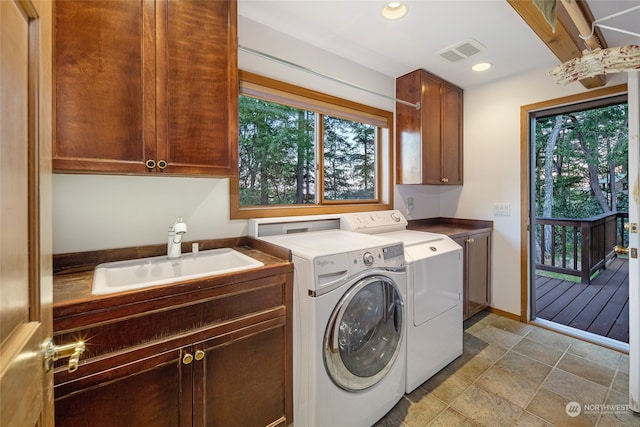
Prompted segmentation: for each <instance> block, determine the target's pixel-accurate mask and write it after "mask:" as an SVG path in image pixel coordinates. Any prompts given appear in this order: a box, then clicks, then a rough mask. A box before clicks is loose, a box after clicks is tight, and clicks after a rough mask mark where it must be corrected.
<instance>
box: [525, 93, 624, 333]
mask: <svg viewBox="0 0 640 427" xmlns="http://www.w3.org/2000/svg"><path fill="white" fill-rule="evenodd" d="M623 93H627V85H626V84H621V85H616V86H611V87H606V88H602V89H598V90H592V91H589V92H584V93H579V94H576V95H570V96H565V97H561V98H555V99H551V100H548V101H543V102H538V103H535V104H528V105H523V106H522V107H520V224H521V227H520V321H521V322H524V323H529V322H530V321H531V320H532V319H531V302H530V298H529V296H530V295H531V286H533V283H535V281H534V273H535V271H534V269H533V268H532V266H531V256H530V251H531V245H532V242H531V230H530V228H531V225H532V224H530V218H531V212H533V200H531V197H530V189H531V168H532V161H533V159H532V158H531V155H530V152H531V150H530V147H529V145H530V141H531V139H532V133H533V132H534V130H532V129H531V126H530V125H531V114H532V113H533V112H535V111H539V110H545V109H548V108H552V107H558V106H561V105H569V104H576V103H579V102H582V101H586V100H593V99H597V98H606V97H609V96H613V95H618V94H623Z"/></svg>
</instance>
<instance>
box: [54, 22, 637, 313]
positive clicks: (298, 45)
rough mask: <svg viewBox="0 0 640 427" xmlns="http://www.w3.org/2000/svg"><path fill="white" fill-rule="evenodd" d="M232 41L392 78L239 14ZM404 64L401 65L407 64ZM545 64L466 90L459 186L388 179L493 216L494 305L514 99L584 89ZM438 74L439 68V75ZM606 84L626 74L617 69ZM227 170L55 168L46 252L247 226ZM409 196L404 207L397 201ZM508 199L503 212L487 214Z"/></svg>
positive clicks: (299, 75) (515, 146) (511, 222)
mask: <svg viewBox="0 0 640 427" xmlns="http://www.w3.org/2000/svg"><path fill="white" fill-rule="evenodd" d="M239 41H240V45H241V46H246V47H249V48H252V49H256V50H259V51H263V52H265V53H268V54H270V55H273V56H276V57H281V58H284V59H286V60H288V61H290V62H294V63H297V64H300V65H303V66H305V67H307V68H310V69H313V70H316V71H319V72H323V73H326V74H329V75H331V76H334V77H336V78H340V79H343V80H346V81H349V82H353V83H357V84H358V85H360V86H363V87H366V88H370V89H374V90H376V91H378V92H382V93H384V94H387V95H389V96H392V95H393V94H394V92H395V90H394V84H395V83H394V82H395V78H393V77H389V76H384V75H382V74H380V73H377V72H375V71H372V70H370V69H368V68H365V67H362V66H360V65H358V64H354V63H352V62H349V61H348V60H346V59H344V58H340V57H337V56H335V55H332V54H331V53H328V52H325V51H322V50H318V49H316V48H314V47H312V46H309V45H306V44H304V43H302V42H300V41H299V40H296V39H292V38H290V37H287V36H284V35H282V34H280V33H277V32H275V31H273V30H270V29H268V28H266V27H263V26H261V25H259V24H256V23H253V22H251V21H247V20H246V19H244V18H242V17H240V18H239ZM239 65H240V68H241V69H244V70H247V71H251V72H255V73H259V74H262V75H265V76H268V77H275V78H279V79H282V80H285V81H287V82H290V83H294V84H298V85H301V86H304V87H307V88H310V89H316V90H321V91H324V92H326V93H330V94H333V95H337V96H341V97H344V98H348V99H352V100H354V101H358V102H362V103H366V104H369V105H374V106H376V107H379V108H383V109H386V110H389V111H394V103H393V101H390V100H387V99H385V98H380V97H377V96H375V95H371V94H369V93H367V92H363V91H359V90H357V89H352V88H348V87H345V86H343V85H340V84H338V83H333V82H330V81H327V80H325V79H322V78H320V77H317V76H313V75H311V74H308V73H305V72H302V71H297V70H294V69H291V68H289V67H286V66H284V65H281V64H277V63H274V62H272V61H269V60H266V59H263V58H260V57H257V56H255V55H252V54H248V53H244V52H240V54H239ZM410 71H412V70H407V72H410ZM547 71H548V70H547V69H541V70H534V71H531V72H530V73H528V74H526V75H521V76H517V77H514V78H512V79H508V80H504V81H500V82H496V83H491V84H487V85H485V86H481V87H476V88H471V89H467V90H465V93H464V186H461V187H458V186H456V187H439V186H410V185H402V186H396V189H395V207H396V208H398V209H401V210H402V211H403V212H404V213H408V215H407V216H408V217H409V218H413V219H419V218H430V217H437V216H445V217H461V218H476V219H485V220H493V221H494V227H495V228H494V245H493V305H494V306H495V307H496V308H498V309H500V310H504V311H507V312H510V313H514V314H519V313H520V254H519V248H520V107H521V106H522V105H526V104H532V103H537V102H541V101H545V100H549V99H553V98H558V97H562V96H566V95H570V94H574V93H579V92H584V91H585V89H584V88H583V87H582V85H580V84H579V83H573V84H570V85H568V86H564V87H563V86H557V85H556V84H555V83H553V81H552V80H551V78H550V77H549V76H548V74H547ZM443 77H445V78H446V76H443ZM610 80H611V81H610V84H619V83H624V82H625V77H624V75H617V76H615V77H614V78H612V79H610ZM228 189H229V182H228V179H213V178H170V177H169V178H167V177H156V176H154V177H151V176H144V177H135V176H98V175H54V178H53V197H54V201H53V227H54V230H53V240H54V241H53V251H54V253H66V252H77V251H86V250H96V249H108V248H118V247H128V246H136V245H147V244H156V243H164V242H165V241H166V230H167V227H168V226H169V225H171V224H172V223H173V221H174V220H175V218H176V217H179V216H181V217H183V218H184V220H185V221H186V223H187V224H188V226H189V233H188V235H187V239H188V240H197V239H210V238H222V237H235V236H242V235H245V234H247V229H246V221H244V220H242V221H240V220H236V221H231V220H230V219H229V191H228ZM408 197H413V199H414V208H413V209H412V210H411V211H410V212H408V211H407V207H406V201H407V198H408ZM494 203H509V204H510V205H511V215H510V216H501V217H494V216H493V213H492V211H493V204H494Z"/></svg>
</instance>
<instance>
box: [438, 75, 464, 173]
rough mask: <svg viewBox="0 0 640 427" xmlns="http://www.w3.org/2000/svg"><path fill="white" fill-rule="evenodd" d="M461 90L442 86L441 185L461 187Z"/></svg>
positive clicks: (451, 86) (449, 85) (450, 86)
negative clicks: (443, 179) (442, 180)
mask: <svg viewBox="0 0 640 427" xmlns="http://www.w3.org/2000/svg"><path fill="white" fill-rule="evenodd" d="M462 147H463V145H462V89H460V88H458V87H456V86H454V85H451V84H449V83H446V82H445V83H444V84H443V85H442V178H445V179H446V181H444V182H443V184H449V185H462V172H463V169H462Z"/></svg>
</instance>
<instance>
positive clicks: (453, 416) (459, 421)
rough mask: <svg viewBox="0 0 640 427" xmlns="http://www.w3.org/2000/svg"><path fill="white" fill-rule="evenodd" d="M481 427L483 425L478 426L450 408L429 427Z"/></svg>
mask: <svg viewBox="0 0 640 427" xmlns="http://www.w3.org/2000/svg"><path fill="white" fill-rule="evenodd" d="M451 426H456V427H480V426H482V424H478V423H477V422H475V421H473V420H470V419H469V418H467V417H465V416H464V415H462V414H460V413H459V412H456V411H454V410H453V409H451V408H448V409H447V410H446V411H444V412H442V413H441V414H440V415H438V416H437V417H436V419H435V420H433V421H432V422H431V423H430V424H429V427H451Z"/></svg>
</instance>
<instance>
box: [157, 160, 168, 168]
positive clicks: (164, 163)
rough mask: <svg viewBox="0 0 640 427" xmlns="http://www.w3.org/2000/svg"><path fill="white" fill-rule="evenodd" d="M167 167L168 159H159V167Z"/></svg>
mask: <svg viewBox="0 0 640 427" xmlns="http://www.w3.org/2000/svg"><path fill="white" fill-rule="evenodd" d="M166 167H167V161H166V160H158V169H164V168H166Z"/></svg>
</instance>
